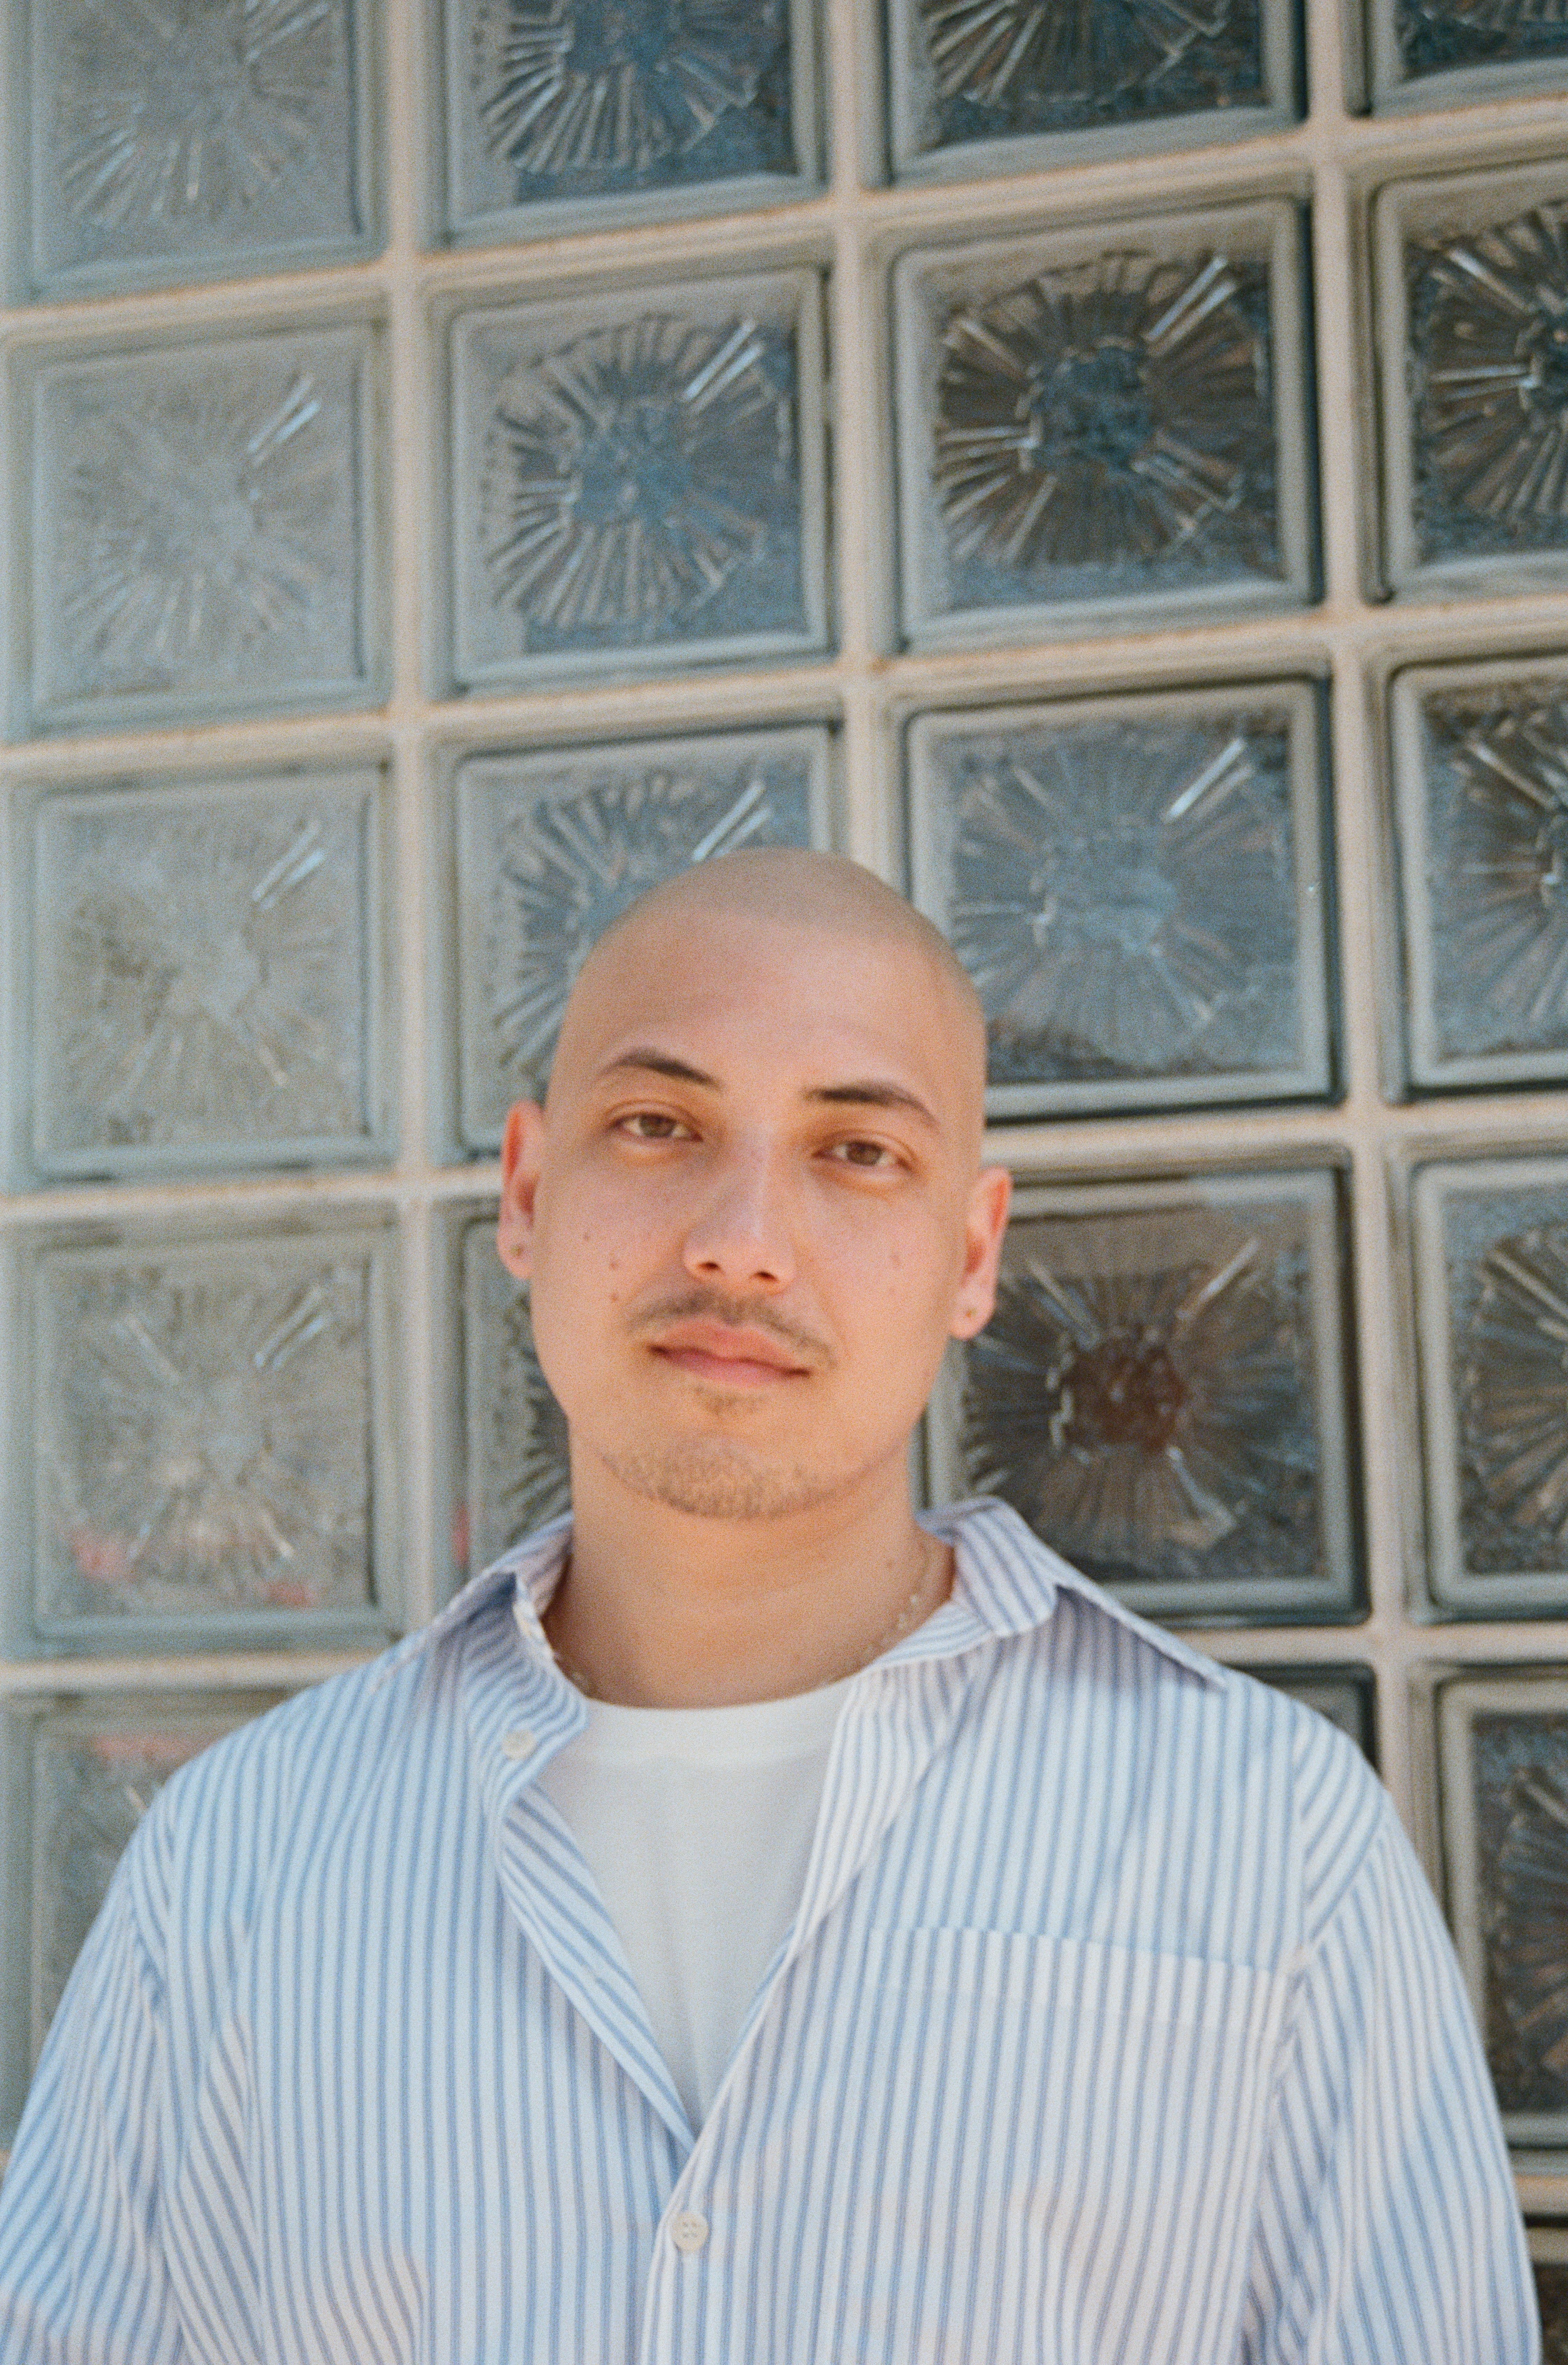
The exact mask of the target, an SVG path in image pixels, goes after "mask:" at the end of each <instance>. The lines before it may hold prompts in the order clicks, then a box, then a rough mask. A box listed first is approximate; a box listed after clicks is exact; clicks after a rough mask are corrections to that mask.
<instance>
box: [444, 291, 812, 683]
mask: <svg viewBox="0 0 1568 2365" xmlns="http://www.w3.org/2000/svg"><path fill="white" fill-rule="evenodd" d="M821 311H822V288H821V282H820V280H819V278H818V277H817V275H816V274H815V273H813V272H806V271H797V272H790V273H779V274H776V275H770V276H767V277H762V278H755V279H715V280H703V281H700V282H696V281H693V282H690V283H688V284H687V285H684V286H670V287H662V288H661V287H652V288H648V289H646V290H645V291H644V292H643V293H642V294H640V295H634V296H617V297H600V298H598V299H591V300H590V299H582V300H579V301H577V302H575V303H571V304H520V305H512V306H508V307H507V308H502V309H493V310H491V309H487V310H482V311H466V312H462V313H460V314H459V315H458V316H457V317H456V319H454V321H453V324H452V331H451V334H452V399H453V462H452V502H453V516H452V535H453V555H452V570H453V600H454V622H453V631H452V638H453V647H452V663H453V672H454V678H455V680H456V683H457V685H458V686H459V687H461V688H465V689H479V688H489V687H495V686H498V685H501V684H506V683H527V682H530V681H532V680H535V679H537V678H540V677H542V676H550V675H559V674H561V673H582V672H588V671H596V672H610V673H617V672H622V673H623V672H626V671H633V672H645V671H649V670H657V669H659V668H661V667H671V666H684V665H693V664H717V663H721V662H730V663H739V662H742V661H750V660H756V659H758V658H763V657H768V656H788V655H794V654H801V653H804V652H807V651H810V650H813V649H821V648H823V647H824V646H825V645H826V642H827V587H826V533H825V519H824V481H825V479H824V447H823V391H822V317H821Z"/></svg>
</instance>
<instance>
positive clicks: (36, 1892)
mask: <svg viewBox="0 0 1568 2365" xmlns="http://www.w3.org/2000/svg"><path fill="white" fill-rule="evenodd" d="M281 1697H283V1696H282V1695H281V1694H279V1693H277V1692H159V1693H118V1694H111V1695H108V1696H104V1695H95V1696H94V1697H93V1698H49V1699H39V1700H31V1701H26V1702H23V1701H19V1700H14V1701H12V1702H11V1703H9V1704H8V1705H7V1706H6V1709H4V1711H0V1817H3V1820H0V1844H3V1849H4V1855H3V1868H4V1874H5V1878H4V1884H3V1886H0V1931H3V1935H0V1981H3V1986H4V2009H3V2012H0V2141H4V2142H6V2143H9V2142H10V2140H11V2137H12V2135H13V2134H14V2133H15V2131H16V2126H17V2120H18V2118H19V2117H20V2115H21V2106H22V2102H23V2101H24V2099H25V2097H26V2093H27V2086H28V2079H29V2078H30V2076H31V2073H32V2068H33V2065H34V2063H35V2062H36V2061H37V2059H38V2057H39V2052H40V2051H41V2049H42V2046H43V2041H44V2038H45V2037H46V2036H47V2035H48V2034H49V2028H50V2022H51V2021H52V2020H53V2018H54V2014H55V2011H56V2008H57V2007H58V2005H59V2002H60V1999H61V1997H62V1994H63V1993H64V1990H65V1983H66V1981H67V1979H68V1978H70V1976H71V1972H72V1969H73V1966H74V1964H75V1961H76V1957H77V1956H78V1955H79V1954H80V1952H81V1950H82V1945H83V1941H84V1939H85V1937H86V1935H87V1933H88V1931H89V1930H90V1929H91V1928H92V1925H93V1922H94V1921H95V1918H96V1915H97V1911H98V1908H99V1906H100V1905H101V1904H102V1903H103V1900H104V1897H105V1894H106V1890H107V1889H108V1885H109V1881H110V1879H111V1877H112V1876H113V1873H114V1870H115V1866H117V1865H118V1862H119V1859H120V1857H121V1855H123V1854H124V1852H125V1848H126V1845H127V1843H128V1842H129V1839H130V1835H131V1833H133V1832H134V1830H135V1829H136V1826H137V1824H138V1823H139V1822H140V1820H141V1818H142V1816H143V1815H144V1814H145V1813H146V1811H147V1810H148V1808H149V1807H150V1806H151V1804H152V1801H153V1799H155V1798H156V1797H157V1795H158V1793H159V1791H160V1790H161V1789H162V1787H163V1785H164V1783H165V1782H166V1781H167V1780H168V1778H169V1777H170V1775H171V1774H173V1773H174V1772H176V1771H177V1769H178V1768H179V1767H180V1766H182V1765H186V1764H188V1762H189V1761H190V1759H191V1758H193V1757H195V1756H196V1754H198V1752H199V1751H201V1750H203V1749H206V1748H208V1747H209V1746H210V1745H211V1743H213V1742H215V1741H220V1740H221V1739H222V1738H223V1736H224V1734H225V1733H229V1732H235V1731H237V1730H238V1728H239V1727H240V1726H241V1725H242V1724H245V1723H248V1722H249V1721H250V1720H251V1719H252V1717H255V1716H260V1715H261V1714H262V1713H263V1710H265V1709H269V1708H272V1707H274V1706H275V1705H276V1703H277V1701H278V1700H279V1698H281Z"/></svg>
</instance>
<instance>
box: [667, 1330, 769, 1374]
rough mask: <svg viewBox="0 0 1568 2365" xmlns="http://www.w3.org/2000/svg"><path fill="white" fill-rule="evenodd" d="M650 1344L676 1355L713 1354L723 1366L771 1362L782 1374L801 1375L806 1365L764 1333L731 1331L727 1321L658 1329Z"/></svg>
mask: <svg viewBox="0 0 1568 2365" xmlns="http://www.w3.org/2000/svg"><path fill="white" fill-rule="evenodd" d="M653 1344H654V1346H655V1347H656V1348H661V1349H663V1350H665V1351H675V1352H677V1353H678V1352H679V1351H682V1350H683V1349H689V1350H690V1351H693V1352H695V1353H697V1354H699V1355H715V1356H717V1357H718V1358H719V1359H720V1361H721V1362H726V1363H772V1364H774V1365H775V1366H776V1367H777V1368H778V1370H779V1371H781V1372H803V1371H804V1370H806V1368H807V1366H806V1365H805V1364H804V1363H802V1362H801V1359H800V1357H799V1355H792V1354H791V1353H790V1350H789V1348H788V1347H786V1346H784V1345H783V1344H782V1343H781V1342H780V1341H779V1340H778V1339H770V1338H769V1337H768V1335H767V1331H766V1330H747V1329H744V1328H743V1329H733V1328H731V1326H730V1325H729V1324H728V1323H727V1322H678V1323H676V1324H675V1326H674V1328H671V1329H668V1330H661V1331H660V1332H659V1334H658V1336H657V1337H656V1338H655V1339H654V1341H653Z"/></svg>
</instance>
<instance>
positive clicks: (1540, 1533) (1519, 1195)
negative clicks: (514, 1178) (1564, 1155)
mask: <svg viewBox="0 0 1568 2365" xmlns="http://www.w3.org/2000/svg"><path fill="white" fill-rule="evenodd" d="M1446 1246H1447V1258H1448V1290H1449V1302H1450V1320H1451V1323H1452V1331H1453V1350H1452V1352H1453V1376H1452V1385H1453V1392H1454V1400H1455V1410H1456V1421H1457V1449H1458V1456H1459V1472H1458V1477H1459V1509H1458V1517H1459V1530H1460V1532H1459V1547H1460V1551H1461V1553H1462V1564H1463V1569H1464V1571H1465V1573H1466V1574H1467V1575H1471V1576H1478V1577H1484V1578H1492V1579H1495V1581H1496V1590H1497V1594H1498V1597H1499V1607H1500V1608H1508V1607H1510V1606H1515V1605H1512V1604H1511V1603H1510V1601H1509V1598H1508V1595H1509V1587H1508V1585H1507V1582H1506V1580H1507V1578H1508V1577H1509V1576H1510V1575H1515V1574H1522V1575H1533V1576H1550V1577H1553V1578H1555V1579H1557V1581H1558V1582H1559V1584H1560V1586H1561V1588H1562V1596H1563V1597H1564V1598H1565V1599H1568V1362H1565V1360H1564V1356H1563V1339H1564V1338H1565V1337H1568V1192H1565V1191H1564V1190H1562V1189H1561V1188H1560V1189H1558V1190H1555V1191H1553V1190H1539V1191H1528V1192H1527V1191H1519V1192H1509V1193H1496V1194H1476V1195H1474V1196H1472V1195H1469V1194H1454V1195H1453V1196H1452V1197H1451V1198H1450V1203H1449V1205H1448V1209H1447V1222H1446Z"/></svg>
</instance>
